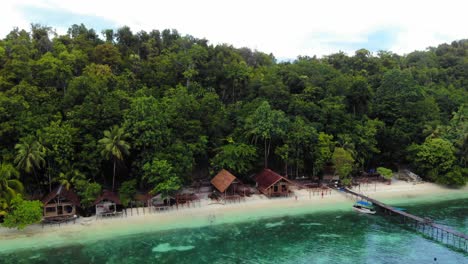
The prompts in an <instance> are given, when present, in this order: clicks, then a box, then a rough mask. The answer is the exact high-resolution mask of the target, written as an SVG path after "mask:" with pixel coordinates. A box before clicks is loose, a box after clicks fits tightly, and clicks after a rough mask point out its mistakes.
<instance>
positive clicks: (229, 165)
mask: <svg viewBox="0 0 468 264" xmlns="http://www.w3.org/2000/svg"><path fill="white" fill-rule="evenodd" d="M228 141H230V143H228V144H227V145H224V146H221V147H220V148H219V150H218V153H217V154H216V155H215V156H214V157H213V159H212V160H211V166H213V168H214V169H215V170H221V169H227V170H229V171H232V172H233V173H236V174H239V175H242V174H244V173H246V172H248V171H251V170H252V169H253V163H254V161H255V160H256V158H257V149H256V148H255V147H254V146H251V145H247V144H244V143H235V142H234V141H232V139H231V140H228Z"/></svg>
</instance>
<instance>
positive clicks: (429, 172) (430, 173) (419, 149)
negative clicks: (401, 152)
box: [408, 138, 458, 183]
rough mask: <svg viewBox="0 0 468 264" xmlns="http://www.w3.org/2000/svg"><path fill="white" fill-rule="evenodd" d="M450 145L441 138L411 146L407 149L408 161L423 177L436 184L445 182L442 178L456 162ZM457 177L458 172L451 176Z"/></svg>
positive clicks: (429, 139) (430, 139)
mask: <svg viewBox="0 0 468 264" xmlns="http://www.w3.org/2000/svg"><path fill="white" fill-rule="evenodd" d="M454 150H455V149H454V147H453V145H452V143H450V142H449V141H447V140H445V139H441V138H434V139H432V138H428V139H427V140H426V141H425V142H424V143H423V144H421V145H411V146H410V147H409V148H408V151H409V153H410V156H409V157H408V158H409V159H410V160H412V161H413V162H414V165H415V166H416V169H417V171H418V172H419V173H421V174H422V175H423V176H426V177H428V178H430V179H432V180H435V181H437V182H441V183H443V182H447V180H444V177H445V175H446V174H447V173H449V172H450V171H451V170H452V169H453V164H454V163H455V161H456V158H455V155H454ZM452 175H453V176H457V175H458V172H456V173H455V174H452Z"/></svg>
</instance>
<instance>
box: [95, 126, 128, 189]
mask: <svg viewBox="0 0 468 264" xmlns="http://www.w3.org/2000/svg"><path fill="white" fill-rule="evenodd" d="M124 137H126V134H125V131H124V129H123V128H119V127H118V126H113V127H111V129H110V130H105V131H104V137H103V138H101V139H100V140H99V141H98V142H99V144H100V145H101V155H102V156H103V157H104V158H106V159H108V160H110V159H112V160H113V162H114V174H113V177H112V191H113V190H114V187H115V169H116V163H117V161H122V160H123V156H124V155H128V154H129V153H130V152H129V150H130V145H129V144H128V143H127V142H125V140H123V138H124Z"/></svg>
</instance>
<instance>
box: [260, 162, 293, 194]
mask: <svg viewBox="0 0 468 264" xmlns="http://www.w3.org/2000/svg"><path fill="white" fill-rule="evenodd" d="M255 181H256V182H257V188H258V190H259V191H260V192H262V193H263V194H265V195H266V196H268V197H272V196H288V195H289V193H290V190H289V189H290V185H295V183H294V182H292V181H290V180H288V179H286V178H285V177H283V176H281V175H279V174H278V173H276V172H274V171H272V170H270V169H263V170H262V171H261V172H260V173H259V174H257V175H256V176H255Z"/></svg>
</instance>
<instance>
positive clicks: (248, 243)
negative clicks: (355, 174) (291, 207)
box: [0, 199, 468, 264]
mask: <svg viewBox="0 0 468 264" xmlns="http://www.w3.org/2000/svg"><path fill="white" fill-rule="evenodd" d="M393 205H395V206H398V204H393ZM400 207H404V208H405V209H406V210H407V211H408V212H410V213H413V214H416V215H419V216H426V217H430V218H432V219H434V220H436V222H438V223H441V224H445V225H448V226H450V227H452V228H454V229H457V230H459V231H462V232H464V233H468V199H462V200H450V201H443V202H432V203H423V204H404V205H400ZM206 221H207V222H208V223H212V224H211V225H208V226H205V227H199V228H185V229H184V228H182V229H175V230H169V231H158V232H152V233H140V234H134V235H126V236H120V237H116V238H113V239H107V240H100V241H93V242H86V243H82V244H75V245H69V246H66V247H47V246H46V247H44V248H42V249H35V250H21V251H14V252H9V253H6V254H5V253H4V254H0V263H48V264H50V263H223V264H224V263H354V264H358V263H372V264H374V263H451V264H452V263H453V264H456V263H461V264H464V263H468V254H467V253H464V252H461V251H457V250H455V249H453V248H450V247H448V246H446V245H443V244H440V243H437V242H435V241H433V240H430V239H428V238H425V237H424V236H422V235H421V234H419V233H417V232H415V231H413V230H410V229H407V228H405V227H403V226H401V225H399V224H397V223H396V222H393V221H391V220H389V219H387V218H384V217H382V216H378V215H375V216H370V215H361V214H358V213H355V212H353V211H351V209H349V210H337V211H333V212H317V213H313V214H304V215H298V216H285V217H277V218H266V219H260V220H255V221H250V222H242V223H230V224H216V218H214V217H211V218H208V219H207V220H206ZM39 243H40V242H39ZM435 258H436V259H437V260H435Z"/></svg>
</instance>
